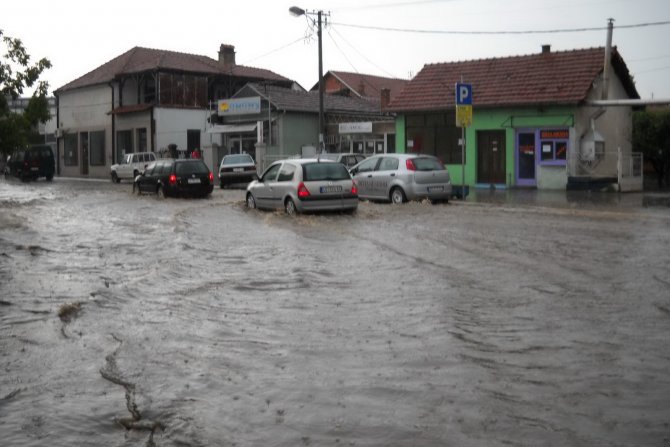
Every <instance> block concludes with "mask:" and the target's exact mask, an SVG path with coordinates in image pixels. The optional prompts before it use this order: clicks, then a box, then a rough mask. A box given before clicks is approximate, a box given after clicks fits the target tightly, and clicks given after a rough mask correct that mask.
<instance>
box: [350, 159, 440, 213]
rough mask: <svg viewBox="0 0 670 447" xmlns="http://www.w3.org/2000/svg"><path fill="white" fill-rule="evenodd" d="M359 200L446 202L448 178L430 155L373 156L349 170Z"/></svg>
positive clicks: (438, 162)
mask: <svg viewBox="0 0 670 447" xmlns="http://www.w3.org/2000/svg"><path fill="white" fill-rule="evenodd" d="M350 172H351V175H352V176H353V178H354V180H355V181H356V185H357V186H358V196H359V197H360V198H362V199H370V200H384V201H390V202H392V203H403V202H406V201H407V200H415V199H424V198H427V199H430V200H431V201H432V202H439V201H444V202H448V201H449V197H450V196H451V178H450V176H449V172H448V171H447V169H446V168H445V167H444V164H442V162H441V161H440V160H439V159H438V158H436V157H433V156H432V155H424V154H383V155H381V154H380V155H375V156H372V157H370V158H367V159H366V160H364V161H362V162H361V163H359V164H357V165H356V166H354V167H353V168H351V170H350Z"/></svg>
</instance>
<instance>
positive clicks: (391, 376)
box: [0, 178, 670, 446]
mask: <svg viewBox="0 0 670 447" xmlns="http://www.w3.org/2000/svg"><path fill="white" fill-rule="evenodd" d="M130 190H131V186H130V185H129V184H127V183H126V184H124V183H122V184H119V185H117V184H111V183H107V182H105V183H102V182H85V181H74V180H65V179H58V178H57V179H56V180H54V182H53V183H46V182H36V183H20V182H15V181H12V180H11V179H8V180H5V179H0V368H1V374H0V437H1V438H2V441H1V443H2V444H3V445H8V446H32V445H35V446H42V445H49V446H59V445H62V446H72V445H124V446H134V445H136V446H154V445H155V446H186V445H189V446H210V445H221V446H301V445H304V446H309V445H312V446H324V445H331V446H338V445H342V446H345V445H346V446H407V445H411V446H445V445H446V446H452V445H453V446H482V445H486V446H503V445H505V446H507V445H515V446H537V445H552V446H553V445H556V446H564V445H571V446H619V445H621V446H624V445H647V446H664V445H670V406H669V402H670V374H668V371H670V350H668V347H667V344H668V340H669V339H670V231H669V228H670V210H669V209H668V208H644V207H641V206H635V205H634V204H633V205H631V206H628V205H627V206H620V205H617V204H611V203H608V201H609V200H610V199H606V200H605V201H604V202H603V201H599V202H594V201H593V200H592V199H593V198H592V197H591V196H584V197H583V198H581V199H580V197H579V196H577V197H576V198H575V197H574V196H573V201H568V202H566V203H565V204H561V205H560V206H553V205H552V206H543V205H542V203H537V202H535V203H533V204H532V205H527V204H524V203H523V201H521V202H520V203H515V204H509V203H505V202H502V203H470V202H466V203H450V204H447V205H444V204H441V205H430V204H429V203H409V204H405V205H403V206H391V205H388V204H375V203H367V202H363V203H361V204H360V207H359V210H358V212H357V213H356V214H355V215H353V216H349V215H337V214H336V215H311V216H297V217H296V218H290V217H288V216H285V215H284V214H281V213H268V212H260V211H256V210H247V209H245V207H244V204H243V197H244V195H243V191H242V190H223V191H222V190H219V189H218V188H217V189H216V190H215V191H214V193H213V195H212V197H211V198H210V199H206V200H180V199H167V200H156V198H154V197H152V196H143V197H136V196H132V195H131V193H130ZM608 197H619V196H618V195H611V196H608ZM582 199H583V200H582Z"/></svg>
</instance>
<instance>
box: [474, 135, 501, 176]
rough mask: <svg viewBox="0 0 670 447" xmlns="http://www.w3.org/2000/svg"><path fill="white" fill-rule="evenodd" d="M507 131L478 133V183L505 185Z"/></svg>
mask: <svg viewBox="0 0 670 447" xmlns="http://www.w3.org/2000/svg"><path fill="white" fill-rule="evenodd" d="M505 163H506V161H505V131H504V130H482V131H478V132H477V183H491V184H493V183H496V184H504V183H505Z"/></svg>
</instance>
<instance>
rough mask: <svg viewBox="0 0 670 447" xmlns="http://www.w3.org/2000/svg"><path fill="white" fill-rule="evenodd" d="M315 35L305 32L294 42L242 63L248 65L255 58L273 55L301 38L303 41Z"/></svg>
mask: <svg viewBox="0 0 670 447" xmlns="http://www.w3.org/2000/svg"><path fill="white" fill-rule="evenodd" d="M313 35H314V32H310V33H307V34H305V35H304V36H302V37H301V38H299V39H296V40H294V41H292V42H289V43H287V44H285V45H282V46H281V47H278V48H275V49H274V50H270V51H268V52H267V53H264V54H261V55H259V56H256V57H254V58H252V59H249V60H247V61H244V63H243V64H242V65H246V64H248V63H250V62H253V61H255V60H258V59H261V58H264V57H266V56H269V55H271V54H274V53H277V52H278V51H281V50H283V49H285V48H288V47H290V46H291V45H294V44H296V43H298V42H300V41H301V40H302V41H304V40H307V39H309V38H311V37H312V36H313Z"/></svg>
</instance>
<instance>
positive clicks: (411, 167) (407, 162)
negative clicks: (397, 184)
mask: <svg viewBox="0 0 670 447" xmlns="http://www.w3.org/2000/svg"><path fill="white" fill-rule="evenodd" d="M405 166H406V167H407V170H408V171H416V166H415V165H414V162H413V161H412V160H411V159H409V158H408V159H407V160H405Z"/></svg>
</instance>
